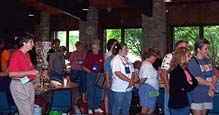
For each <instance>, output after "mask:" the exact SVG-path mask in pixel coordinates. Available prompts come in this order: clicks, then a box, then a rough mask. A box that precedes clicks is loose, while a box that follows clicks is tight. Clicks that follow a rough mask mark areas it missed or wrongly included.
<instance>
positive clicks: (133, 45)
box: [106, 28, 144, 62]
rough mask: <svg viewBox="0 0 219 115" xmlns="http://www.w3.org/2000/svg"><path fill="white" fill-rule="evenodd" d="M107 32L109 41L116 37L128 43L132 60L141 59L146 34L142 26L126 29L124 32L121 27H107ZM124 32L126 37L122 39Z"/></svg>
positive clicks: (129, 55)
mask: <svg viewBox="0 0 219 115" xmlns="http://www.w3.org/2000/svg"><path fill="white" fill-rule="evenodd" d="M106 32H107V33H106V35H107V39H106V40H107V41H108V40H109V39H112V38H114V39H117V40H118V41H119V42H122V43H126V44H127V46H128V47H129V49H130V50H129V54H128V57H129V59H130V61H131V62H135V61H136V60H141V58H140V54H141V52H142V48H143V47H142V46H143V44H142V43H143V42H142V39H143V36H144V35H143V31H142V29H141V28H132V29H124V33H122V30H121V29H106ZM122 34H123V35H124V39H122ZM122 40H124V41H122Z"/></svg>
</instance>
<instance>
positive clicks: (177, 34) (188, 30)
mask: <svg viewBox="0 0 219 115" xmlns="http://www.w3.org/2000/svg"><path fill="white" fill-rule="evenodd" d="M198 36H199V27H198V26H192V27H175V28H174V44H175V43H176V42H177V41H179V40H186V41H188V42H189V46H190V48H191V50H192V49H193V46H194V43H195V41H196V39H197V38H198Z"/></svg>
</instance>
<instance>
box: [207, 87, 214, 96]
mask: <svg viewBox="0 0 219 115" xmlns="http://www.w3.org/2000/svg"><path fill="white" fill-rule="evenodd" d="M208 95H209V96H210V97H213V96H214V95H215V91H214V90H212V89H210V88H209V90H208Z"/></svg>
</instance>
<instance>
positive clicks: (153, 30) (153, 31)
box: [142, 0, 167, 55]
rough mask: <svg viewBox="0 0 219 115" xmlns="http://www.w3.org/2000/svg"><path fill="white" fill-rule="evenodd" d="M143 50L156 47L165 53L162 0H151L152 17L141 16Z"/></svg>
mask: <svg viewBox="0 0 219 115" xmlns="http://www.w3.org/2000/svg"><path fill="white" fill-rule="evenodd" d="M142 27H143V31H144V40H143V41H144V44H143V46H144V47H145V48H149V47H156V48H159V49H160V50H161V54H162V55H163V54H164V53H166V45H167V38H166V31H167V29H166V9H165V3H164V0H153V16H152V17H148V16H146V15H142Z"/></svg>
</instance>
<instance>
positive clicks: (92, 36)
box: [79, 7, 98, 47]
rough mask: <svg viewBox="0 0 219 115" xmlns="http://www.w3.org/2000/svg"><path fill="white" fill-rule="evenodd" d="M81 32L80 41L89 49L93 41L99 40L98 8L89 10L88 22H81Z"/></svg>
mask: <svg viewBox="0 0 219 115" xmlns="http://www.w3.org/2000/svg"><path fill="white" fill-rule="evenodd" d="M79 31H80V35H79V39H80V41H82V42H83V43H85V44H86V46H87V47H90V43H91V42H92V41H94V40H96V39H98V10H97V9H96V8H92V7H91V8H89V10H88V13H87V21H82V20H80V25H79Z"/></svg>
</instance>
